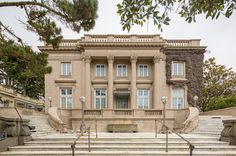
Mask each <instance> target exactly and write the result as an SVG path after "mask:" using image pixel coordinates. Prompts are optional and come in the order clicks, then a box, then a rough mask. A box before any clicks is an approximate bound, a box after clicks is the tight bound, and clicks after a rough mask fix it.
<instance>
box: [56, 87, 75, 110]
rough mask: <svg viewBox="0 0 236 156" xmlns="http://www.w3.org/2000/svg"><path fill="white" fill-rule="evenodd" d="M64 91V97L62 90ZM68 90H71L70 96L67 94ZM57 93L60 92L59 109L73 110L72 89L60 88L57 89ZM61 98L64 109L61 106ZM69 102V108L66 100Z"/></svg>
mask: <svg viewBox="0 0 236 156" xmlns="http://www.w3.org/2000/svg"><path fill="white" fill-rule="evenodd" d="M63 89H65V91H66V93H65V95H63V94H62V90H63ZM68 89H71V94H68ZM59 92H60V94H59V95H60V108H64V109H72V108H73V88H72V87H61V88H59ZM62 98H65V100H66V101H65V107H64V106H62ZM70 98H71V99H70ZM69 99H70V100H71V101H70V102H71V107H69V105H68V100H69Z"/></svg>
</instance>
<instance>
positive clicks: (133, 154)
mask: <svg viewBox="0 0 236 156" xmlns="http://www.w3.org/2000/svg"><path fill="white" fill-rule="evenodd" d="M8 155H14V156H32V155H34V156H58V155H61V156H71V151H8V152H2V153H0V156H8ZM157 155H158V156H189V151H168V152H165V151H91V152H88V151H75V156H157ZM193 155H194V156H226V155H227V156H235V155H236V151H225V150H224V151H193Z"/></svg>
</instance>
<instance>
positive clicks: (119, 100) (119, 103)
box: [116, 97, 128, 108]
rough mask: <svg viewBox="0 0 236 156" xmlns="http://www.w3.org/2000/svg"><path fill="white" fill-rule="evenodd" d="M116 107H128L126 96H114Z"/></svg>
mask: <svg viewBox="0 0 236 156" xmlns="http://www.w3.org/2000/svg"><path fill="white" fill-rule="evenodd" d="M116 108H128V97H116Z"/></svg>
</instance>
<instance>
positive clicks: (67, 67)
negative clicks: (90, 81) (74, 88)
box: [61, 62, 72, 75]
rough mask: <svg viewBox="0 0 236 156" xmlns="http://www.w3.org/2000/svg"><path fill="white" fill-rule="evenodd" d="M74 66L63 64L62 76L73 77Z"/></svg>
mask: <svg viewBox="0 0 236 156" xmlns="http://www.w3.org/2000/svg"><path fill="white" fill-rule="evenodd" d="M71 67H72V65H71V63H70V62H63V63H61V75H71V73H72V72H71V71H72V68H71Z"/></svg>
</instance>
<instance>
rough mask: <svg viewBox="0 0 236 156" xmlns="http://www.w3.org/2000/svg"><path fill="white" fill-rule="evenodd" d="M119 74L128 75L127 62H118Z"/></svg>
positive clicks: (120, 75) (121, 75)
mask: <svg viewBox="0 0 236 156" xmlns="http://www.w3.org/2000/svg"><path fill="white" fill-rule="evenodd" d="M117 76H119V77H126V76H127V65H126V64H118V65H117Z"/></svg>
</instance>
